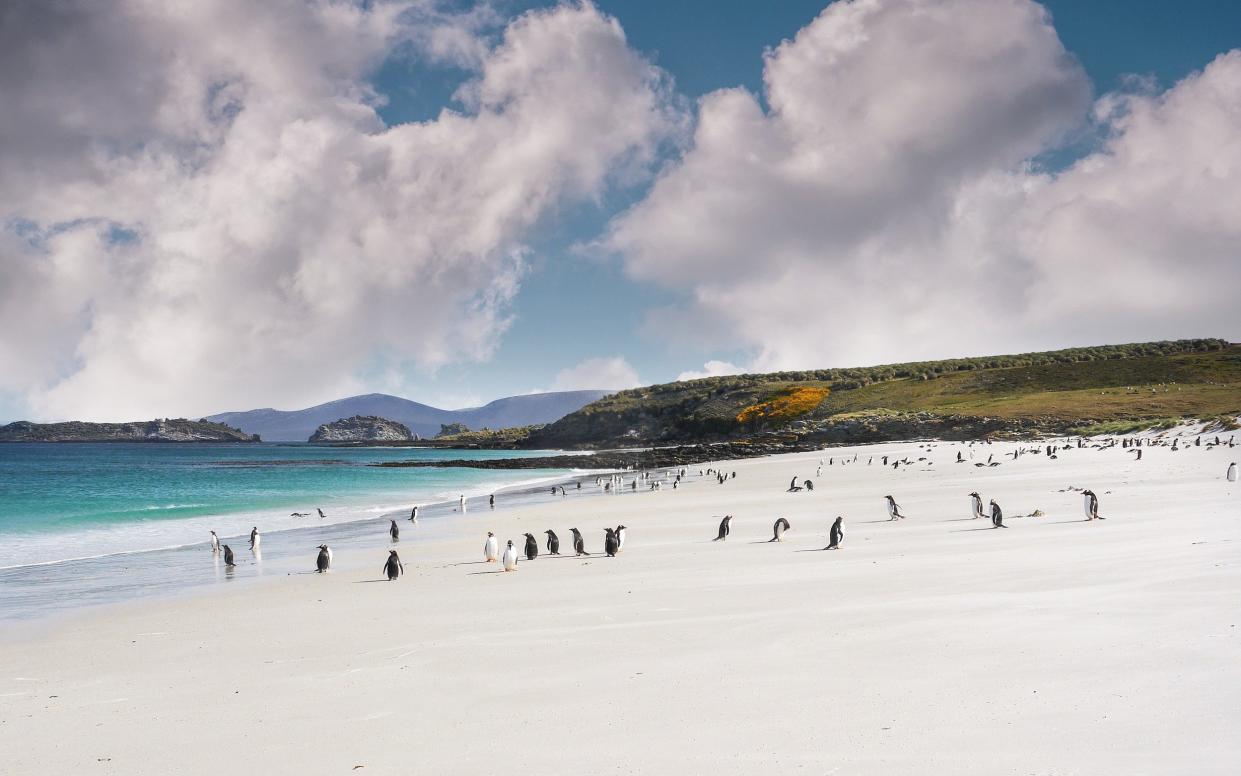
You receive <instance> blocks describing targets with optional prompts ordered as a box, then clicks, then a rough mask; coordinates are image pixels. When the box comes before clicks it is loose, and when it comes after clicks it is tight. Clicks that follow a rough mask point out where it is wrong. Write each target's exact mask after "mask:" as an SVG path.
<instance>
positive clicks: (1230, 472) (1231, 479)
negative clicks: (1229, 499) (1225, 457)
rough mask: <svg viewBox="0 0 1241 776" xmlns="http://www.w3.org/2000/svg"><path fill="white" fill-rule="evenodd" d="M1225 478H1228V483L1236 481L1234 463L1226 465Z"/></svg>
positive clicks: (1235, 466) (1235, 465)
mask: <svg viewBox="0 0 1241 776" xmlns="http://www.w3.org/2000/svg"><path fill="white" fill-rule="evenodd" d="M1225 476H1226V477H1227V478H1228V481H1229V482H1236V481H1237V464H1236V462H1235V461H1234V462H1232V463H1230V464H1228V474H1227V475H1225Z"/></svg>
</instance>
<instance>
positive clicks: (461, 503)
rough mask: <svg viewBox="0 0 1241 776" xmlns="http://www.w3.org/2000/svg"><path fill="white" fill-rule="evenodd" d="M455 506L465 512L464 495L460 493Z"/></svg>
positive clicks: (553, 492)
mask: <svg viewBox="0 0 1241 776" xmlns="http://www.w3.org/2000/svg"><path fill="white" fill-rule="evenodd" d="M555 493H556V491H555V489H554V488H553V489H552V495H555ZM457 505H458V506H460V507H461V511H462V512H464V511H465V494H464V493H462V494H461V496H460V498H458V499H457Z"/></svg>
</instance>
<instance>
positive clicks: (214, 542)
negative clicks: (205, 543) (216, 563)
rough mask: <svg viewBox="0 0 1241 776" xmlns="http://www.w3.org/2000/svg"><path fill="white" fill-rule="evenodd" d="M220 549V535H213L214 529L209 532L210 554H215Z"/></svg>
mask: <svg viewBox="0 0 1241 776" xmlns="http://www.w3.org/2000/svg"><path fill="white" fill-rule="evenodd" d="M219 551H220V537H218V536H216V535H215V531H212V532H211V554H212V555H215V554H216V553H218V552H219Z"/></svg>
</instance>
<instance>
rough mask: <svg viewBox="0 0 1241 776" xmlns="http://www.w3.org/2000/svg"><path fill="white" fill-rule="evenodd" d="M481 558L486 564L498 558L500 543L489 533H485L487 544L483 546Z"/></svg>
mask: <svg viewBox="0 0 1241 776" xmlns="http://www.w3.org/2000/svg"><path fill="white" fill-rule="evenodd" d="M483 557H484V558H486V559H487V562H488V563H494V562H495V561H496V559H497V558H499V557H500V543H499V541H498V540H497V539H496V535H495V534H493V533H492V532H491V531H488V532H487V543H486V544H484V545H483Z"/></svg>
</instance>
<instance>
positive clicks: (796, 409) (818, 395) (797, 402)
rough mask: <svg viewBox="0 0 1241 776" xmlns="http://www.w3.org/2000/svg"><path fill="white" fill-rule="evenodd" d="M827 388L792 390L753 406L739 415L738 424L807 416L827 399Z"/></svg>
mask: <svg viewBox="0 0 1241 776" xmlns="http://www.w3.org/2000/svg"><path fill="white" fill-rule="evenodd" d="M828 393H829V391H828V389H826V388H790V389H788V390H786V391H783V392H782V393H781V394H780V395H778V396H776V397H775V398H773V399H770V400H768V401H765V402H762V403H761V404H751V405H750V406H749V407H746V408H745V409H743V410H741V412H739V413H737V422H738V423H749V422H751V421H761V420H789V419H791V418H796V417H798V416H799V415H805V414H806V413H807V412H810V411H811V410H813V409H814V408H815V407H818V406H819V404H821V403H822V402H823V400H824V399H826V398H827V394H828Z"/></svg>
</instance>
